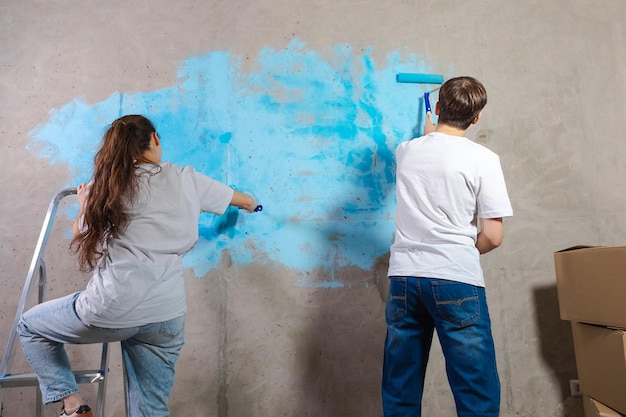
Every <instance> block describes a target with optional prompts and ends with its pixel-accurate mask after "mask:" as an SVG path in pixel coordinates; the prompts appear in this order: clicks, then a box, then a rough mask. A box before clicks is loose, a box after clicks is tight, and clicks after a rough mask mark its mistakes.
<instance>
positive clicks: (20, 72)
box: [0, 0, 626, 417]
mask: <svg viewBox="0 0 626 417" xmlns="http://www.w3.org/2000/svg"><path fill="white" fill-rule="evenodd" d="M623 16H626V3H624V2H620V1H606V2H602V4H597V3H592V2H588V1H582V0H574V1H570V0H568V1H565V0H559V1H551V2H540V1H529V0H525V1H518V2H506V3H504V2H501V1H496V0H482V1H470V2H453V1H439V2H423V1H415V0H380V1H369V2H364V1H356V0H350V1H348V0H332V1H330V0H315V1H291V0H290V1H285V0H259V1H245V2H244V1H238V0H235V1H230V2H227V1H217V0H214V1H208V2H207V1H197V0H183V1H178V2H172V1H162V0H159V1H153V0H151V1H147V0H143V1H132V2H126V1H118V0H111V1H107V2H95V1H93V2H74V1H68V0H54V1H16V0H5V1H3V2H2V3H1V4H0V19H1V24H0V62H1V64H0V97H1V100H2V106H1V107H0V146H1V151H0V175H1V177H2V185H1V187H2V188H1V190H2V193H1V196H2V198H1V200H0V212H1V221H0V237H1V239H0V256H1V260H0V268H2V269H1V282H0V320H1V323H0V335H1V336H2V337H1V338H0V346H2V347H3V348H4V345H5V343H6V340H7V338H8V332H9V329H10V324H11V322H12V320H13V316H14V314H15V309H16V306H17V301H18V298H19V294H20V291H21V285H22V283H23V280H24V277H25V276H26V273H27V270H28V266H29V264H30V260H31V257H32V253H33V248H34V246H35V243H36V241H37V236H38V234H39V230H40V227H41V222H42V220H43V216H44V214H45V210H46V208H47V205H48V202H49V201H50V199H51V198H52V196H53V195H54V194H55V193H56V192H57V191H59V190H60V189H62V188H65V187H68V186H74V185H76V184H78V183H79V182H80V181H84V180H86V179H88V178H89V174H90V169H91V161H92V157H93V152H94V150H95V149H96V148H97V146H98V144H99V140H100V138H101V134H102V132H103V129H105V127H106V125H107V124H108V123H110V122H111V121H112V120H113V119H114V118H116V117H117V116H119V115H120V114H125V113H132V112H140V113H144V114H146V115H147V116H149V117H150V118H152V119H153V120H154V121H155V122H156V124H157V128H158V130H159V132H160V133H161V136H162V137H163V141H164V150H165V155H164V157H165V158H166V159H169V160H171V161H174V162H177V163H191V164H193V165H194V166H196V167H197V168H198V169H200V170H202V171H203V172H206V173H207V174H209V175H212V176H214V177H215V178H217V179H220V180H222V181H224V182H227V183H229V184H232V185H234V186H236V187H237V188H238V189H241V190H244V191H248V192H252V193H253V194H255V195H256V196H257V197H258V199H259V200H260V202H261V203H262V204H263V205H264V207H265V210H264V212H263V213H261V214H259V215H255V216H253V217H252V216H243V215H239V216H237V214H236V213H230V214H229V215H226V216H224V217H221V218H215V217H211V216H207V217H203V219H202V225H201V239H200V241H199V243H198V247H197V248H196V250H194V252H193V253H192V254H190V255H189V257H188V258H187V259H186V264H187V266H188V269H187V272H186V273H187V289H188V294H189V306H190V308H189V313H188V319H187V336H186V338H187V344H186V346H185V348H184V350H183V354H182V358H181V360H180V362H179V365H178V368H177V380H176V384H175V388H174V392H173V395H172V399H171V405H172V416H189V415H192V416H219V417H227V416H230V417H243V416H246V417H255V416H259V417H274V416H295V415H297V416H377V415H381V405H380V398H379V397H380V395H379V385H380V375H381V366H382V345H383V340H384V334H385V324H384V298H385V283H386V278H385V273H386V259H387V256H388V246H389V244H390V243H391V231H392V227H393V208H394V198H393V190H394V188H393V166H394V165H393V164H394V163H393V157H392V156H393V150H394V149H395V147H396V146H397V144H398V143H399V142H401V141H402V140H407V139H409V138H410V137H411V135H412V131H413V129H414V128H415V127H416V126H419V124H420V118H419V117H418V115H420V114H421V111H422V106H423V103H422V102H421V101H420V93H421V91H422V87H421V86H417V85H409V84H397V83H396V82H395V78H394V76H395V73H397V72H426V73H436V74H443V75H444V76H445V77H446V78H450V77H452V76H456V75H473V76H475V77H477V78H479V79H480V80H482V81H483V82H484V84H485V85H486V87H487V90H488V93H489V104H488V107H487V108H486V111H485V112H484V115H483V118H482V120H481V122H480V123H479V124H478V125H477V127H476V128H472V130H470V132H469V136H470V137H471V138H473V139H475V140H476V141H478V142H480V143H483V144H485V145H486V146H488V147H489V148H491V149H493V150H494V151H496V152H497V153H499V154H500V155H501V160H502V163H503V167H504V171H505V176H506V178H507V182H508V187H509V192H510V196H511V199H512V202H513V205H514V209H515V217H513V218H511V219H507V220H506V222H505V235H506V237H505V242H504V244H503V246H502V247H501V248H500V249H498V250H496V251H495V252H494V253H492V254H489V255H486V256H484V257H483V267H484V269H485V271H486V281H487V288H488V297H489V302H490V308H491V315H492V319H493V329H494V334H495V338H496V345H497V353H498V359H499V370H500V375H501V380H502V387H503V392H502V415H503V416H504V417H509V416H522V417H531V416H539V415H542V416H559V417H560V416H568V417H576V416H581V415H582V409H581V408H582V407H581V403H580V399H578V398H572V397H571V396H570V395H569V382H568V381H569V379H574V378H576V370H575V363H574V354H573V348H572V341H571V335H570V329H569V324H568V323H567V322H562V321H561V320H560V319H559V315H558V303H557V298H556V288H555V279H554V270H553V263H552V253H553V252H554V251H555V250H558V249H562V248H564V247H567V246H571V245H574V244H589V245H620V244H624V242H625V241H626V239H625V238H624V232H625V229H626V222H625V221H623V216H624V214H623V213H624V208H625V206H626V196H625V195H624V193H621V192H620V190H621V189H622V188H623V180H622V179H623V177H624V175H625V174H626V164H625V163H624V162H623V158H622V155H623V154H624V151H625V150H626V149H625V148H626V141H624V140H623V137H622V136H623V135H622V134H621V133H622V119H623V116H624V114H626V100H624V97H626V76H625V70H624V62H626V59H625V58H626V49H625V46H624V40H625V38H626V29H624V25H623ZM66 200H68V201H67V202H64V204H63V205H62V207H61V208H60V210H59V217H58V221H57V223H56V226H55V231H54V233H53V235H52V237H51V239H50V244H49V247H48V250H47V259H48V268H47V269H48V275H49V276H48V286H47V289H46V295H47V297H55V296H59V295H63V294H66V293H68V292H70V291H76V290H80V289H81V288H82V287H83V286H84V285H85V282H86V280H87V279H88V277H86V276H83V275H80V274H78V273H77V272H76V265H75V262H74V260H73V259H72V257H71V255H70V254H69V253H68V250H67V244H68V239H67V238H68V235H69V226H70V223H71V217H72V216H73V215H74V214H75V212H76V205H75V201H69V200H71V198H68V199H66ZM197 278H199V279H197ZM70 353H71V354H72V357H73V358H74V363H75V364H76V365H77V366H87V364H88V363H95V362H97V357H98V351H97V349H95V350H94V349H93V348H82V347H81V348H78V349H74V348H72V349H70ZM14 363H15V365H14V367H13V368H12V369H11V370H12V371H13V372H19V371H26V370H28V365H27V364H25V362H24V360H23V358H21V352H19V351H18V354H16V359H15V362H14ZM110 365H111V374H110V379H109V388H108V394H109V395H108V397H107V411H106V415H107V416H122V415H124V413H123V397H122V392H123V387H122V379H121V365H120V360H119V351H118V347H117V346H113V352H112V355H111V363H110ZM85 395H86V396H87V397H88V398H89V399H90V402H91V404H92V405H95V400H94V391H93V389H92V388H91V387H85ZM425 398H426V401H425V405H424V409H425V415H454V411H453V410H454V405H453V400H452V398H451V395H450V391H449V389H448V386H447V381H446V378H445V371H444V364H443V359H442V355H441V352H440V349H439V347H438V345H435V346H434V348H433V353H432V355H431V362H430V367H429V371H428V381H427V387H426V393H425ZM4 399H5V415H6V416H8V417H10V416H24V415H31V414H32V410H33V402H34V394H33V390H32V389H13V390H7V391H5V397H4ZM57 412H58V407H57V406H49V407H46V415H50V416H52V415H56V414H55V413H57Z"/></svg>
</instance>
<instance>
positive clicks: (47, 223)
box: [0, 188, 126, 417]
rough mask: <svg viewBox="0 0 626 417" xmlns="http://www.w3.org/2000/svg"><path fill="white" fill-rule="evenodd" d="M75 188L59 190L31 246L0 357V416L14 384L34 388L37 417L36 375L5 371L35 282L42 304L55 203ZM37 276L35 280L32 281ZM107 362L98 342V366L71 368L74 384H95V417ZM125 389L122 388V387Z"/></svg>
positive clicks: (101, 401)
mask: <svg viewBox="0 0 626 417" xmlns="http://www.w3.org/2000/svg"><path fill="white" fill-rule="evenodd" d="M75 194H76V188H68V189H65V190H62V191H60V192H59V193H58V194H57V195H56V196H54V198H53V199H52V201H51V202H50V205H49V206H48V212H47V213H46V217H45V219H44V222H43V226H42V228H41V232H40V234H39V240H38V241H37V246H36V247H35V254H34V255H33V259H32V261H31V264H30V268H29V270H28V275H27V276H26V281H25V282H24V288H23V289H22V296H21V297H20V301H19V304H18V307H17V312H16V313H15V319H14V320H13V326H12V327H11V333H10V335H9V341H8V343H7V345H6V348H5V351H4V355H3V356H2V365H0V417H2V416H3V405H4V403H3V401H2V395H3V392H4V389H5V388H16V387H28V386H32V387H37V394H36V395H37V401H36V414H35V415H36V417H41V415H42V414H41V413H42V408H43V407H42V405H43V404H42V399H41V392H40V390H39V382H38V381H37V376H36V375H35V374H34V373H31V374H19V375H13V374H11V373H9V372H8V370H9V364H10V362H11V359H12V356H13V352H14V348H15V342H16V340H17V325H18V323H19V320H20V318H21V316H22V313H24V309H25V308H26V302H27V300H28V297H29V295H30V293H31V290H32V287H33V285H34V283H35V281H37V286H38V298H37V302H38V303H42V302H43V301H44V296H45V291H44V290H45V285H46V264H45V262H44V260H43V252H44V249H45V247H46V244H47V242H48V237H49V235H50V232H51V230H52V224H53V222H54V218H55V215H56V211H57V208H58V206H59V203H60V201H61V200H62V199H63V198H65V197H67V196H69V195H75ZM36 278H38V280H36ZM108 362H109V347H108V344H107V343H103V344H102V355H101V358H100V369H88V370H80V371H74V375H75V377H76V382H77V383H78V384H98V385H99V386H98V398H97V404H96V408H95V410H94V412H95V416H96V417H103V416H104V400H105V396H106V376H107V374H108V370H109V369H108ZM125 388H126V387H125Z"/></svg>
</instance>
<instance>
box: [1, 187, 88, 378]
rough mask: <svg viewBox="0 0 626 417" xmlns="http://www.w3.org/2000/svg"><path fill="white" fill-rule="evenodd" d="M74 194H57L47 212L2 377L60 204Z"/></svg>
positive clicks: (71, 190) (65, 191) (62, 192)
mask: <svg viewBox="0 0 626 417" xmlns="http://www.w3.org/2000/svg"><path fill="white" fill-rule="evenodd" d="M72 194H76V188H67V189H64V190H62V191H60V192H59V193H57V195H55V196H54V198H53V199H52V201H50V204H49V205H48V211H47V212H46V217H45V219H44V222H43V227H42V228H41V232H40V233H39V239H38V240H37V245H36V246H35V253H34V254H33V258H32V261H31V263H30V268H29V269H28V275H27V276H26V282H25V283H24V288H22V295H21V296H20V301H19V303H18V305H17V312H16V313H15V318H14V319H13V325H12V326H11V333H10V334H9V340H8V342H7V345H6V348H5V350H4V355H3V356H2V364H1V365H0V376H4V375H6V373H7V368H8V366H9V362H10V360H11V356H12V355H13V350H14V349H15V341H16V339H17V325H18V324H19V321H20V318H21V317H22V314H23V313H24V308H25V307H26V302H27V301H28V295H29V294H30V290H31V287H32V283H33V278H34V276H35V273H36V272H37V270H40V267H41V263H42V262H43V260H42V255H43V251H44V249H45V248H46V244H47V243H48V238H49V237H50V231H51V230H52V224H53V220H54V216H55V215H56V212H57V208H58V207H59V203H60V202H61V200H62V199H63V198H65V197H67V196H68V195H72ZM39 296H40V297H42V296H43V293H42V292H41V291H40V293H39ZM40 301H41V300H40Z"/></svg>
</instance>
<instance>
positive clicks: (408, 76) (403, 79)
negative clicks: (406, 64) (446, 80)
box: [396, 72, 443, 113]
mask: <svg viewBox="0 0 626 417" xmlns="http://www.w3.org/2000/svg"><path fill="white" fill-rule="evenodd" d="M396 81H397V82H399V83H411V84H443V75H439V74H412V73H407V72H400V73H398V74H396ZM440 88H441V86H439V87H437V88H435V89H434V90H430V91H427V92H425V93H424V104H425V106H426V113H429V112H431V108H430V94H431V93H434V92H435V91H437V90H439V89H440Z"/></svg>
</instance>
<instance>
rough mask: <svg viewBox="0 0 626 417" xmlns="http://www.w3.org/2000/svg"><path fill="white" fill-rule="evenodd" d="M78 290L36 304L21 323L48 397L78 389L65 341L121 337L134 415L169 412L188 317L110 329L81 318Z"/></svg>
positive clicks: (25, 348) (23, 340)
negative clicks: (93, 324)
mask: <svg viewBox="0 0 626 417" xmlns="http://www.w3.org/2000/svg"><path fill="white" fill-rule="evenodd" d="M78 294H79V293H74V294H71V295H68V296H66V297H62V298H58V299H56V300H50V301H47V302H45V303H42V304H38V305H36V306H35V307H33V308H32V309H30V310H28V311H27V312H26V313H24V314H23V315H22V319H21V320H20V323H19V325H18V333H19V335H20V341H21V343H22V350H23V351H24V355H25V356H26V359H28V361H29V362H30V364H31V366H32V367H33V369H34V370H35V373H36V374H37V378H38V379H39V386H40V388H41V393H42V396H43V401H44V402H45V403H46V404H47V403H50V402H55V401H60V400H61V399H63V398H64V397H67V396H68V395H70V394H72V393H75V392H78V386H77V385H76V380H75V378H74V374H73V373H72V370H71V367H70V363H69V360H68V357H67V354H66V352H65V348H64V347H63V344H65V343H73V344H87V343H104V342H118V341H119V342H121V345H122V357H123V360H124V365H125V367H126V382H127V383H128V405H129V415H131V416H133V417H141V416H146V417H148V416H149V417H162V416H163V417H165V416H169V408H168V400H169V395H170V391H171V389H172V386H173V384H174V365H175V363H176V361H177V359H178V356H179V353H180V349H181V348H182V346H183V344H184V330H185V318H184V316H181V317H178V318H175V319H172V320H169V321H165V322H162V323H154V324H147V325H144V326H139V327H131V328H127V329H104V328H100V327H95V326H90V325H87V324H85V323H83V322H82V321H81V320H80V318H79V317H78V315H77V314H76V310H75V309H74V303H75V301H76V298H77V297H78Z"/></svg>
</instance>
